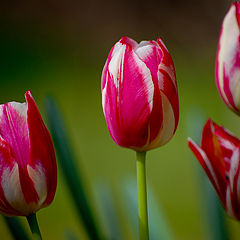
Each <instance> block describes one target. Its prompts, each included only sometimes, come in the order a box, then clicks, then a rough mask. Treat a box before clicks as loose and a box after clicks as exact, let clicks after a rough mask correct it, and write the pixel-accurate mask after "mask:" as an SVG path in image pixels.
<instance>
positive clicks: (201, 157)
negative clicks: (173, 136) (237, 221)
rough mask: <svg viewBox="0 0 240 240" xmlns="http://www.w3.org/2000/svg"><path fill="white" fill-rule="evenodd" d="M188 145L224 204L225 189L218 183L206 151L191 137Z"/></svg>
mask: <svg viewBox="0 0 240 240" xmlns="http://www.w3.org/2000/svg"><path fill="white" fill-rule="evenodd" d="M188 146H189V148H190V149H191V150H192V152H193V153H194V155H195V156H196V158H197V159H198V161H199V163H200V164H201V166H202V167H203V169H204V171H205V172H206V174H207V176H208V178H209V180H210V181H211V183H212V184H213V186H214V188H215V190H216V192H217V194H218V195H219V197H220V199H221V201H222V203H223V205H224V206H225V201H226V199H225V191H226V189H222V186H221V185H220V183H219V178H218V177H217V173H216V171H215V168H214V167H215V166H214V165H212V162H211V160H210V159H209V158H208V157H207V155H206V153H205V152H204V150H203V149H202V148H200V147H199V146H198V145H197V144H196V143H195V142H194V141H193V140H192V139H191V138H188Z"/></svg>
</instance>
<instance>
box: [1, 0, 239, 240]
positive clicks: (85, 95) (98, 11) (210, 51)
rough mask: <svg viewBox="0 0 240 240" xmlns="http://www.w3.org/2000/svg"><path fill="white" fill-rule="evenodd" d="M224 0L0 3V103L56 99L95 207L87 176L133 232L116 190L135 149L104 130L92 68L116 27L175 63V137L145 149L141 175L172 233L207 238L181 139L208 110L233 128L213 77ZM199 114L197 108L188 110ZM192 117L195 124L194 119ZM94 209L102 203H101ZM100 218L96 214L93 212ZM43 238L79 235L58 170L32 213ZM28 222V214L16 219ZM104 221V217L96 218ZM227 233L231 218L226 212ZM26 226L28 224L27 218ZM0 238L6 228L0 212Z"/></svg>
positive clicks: (235, 230) (131, 167) (234, 228)
mask: <svg viewBox="0 0 240 240" xmlns="http://www.w3.org/2000/svg"><path fill="white" fill-rule="evenodd" d="M230 3H231V1H223V0H218V1H217V0H212V1H208V0H203V1H188V0H182V1H177V0H171V1H170V0H161V1H160V0H158V1H157V0H153V1H148V2H146V1H142V0H140V1H137V0H134V1H127V0H122V1H110V0H105V1H96V0H90V1H87V0H85V1H76V0H75V1H74V0H70V1H63V0H59V1H53V0H49V1H41V2H40V1H39V2H38V1H9V2H7V1H3V2H1V7H0V26H1V31H0V50H1V51H0V84H1V94H0V102H1V103H5V102H7V101H12V100H15V101H20V102H23V101H24V93H25V91H26V90H28V89H31V91H32V94H33V96H34V97H35V100H36V102H37V103H38V105H39V107H40V111H41V112H42V114H43V116H44V98H45V96H46V95H52V96H54V97H55V98H56V100H57V101H58V103H59V106H60V108H61V111H62V113H63V114H64V118H65V121H66V123H67V129H68V134H69V137H70V139H71V144H72V146H73V149H74V150H75V152H76V155H77V157H78V158H79V162H78V163H77V164H78V168H79V170H80V171H81V172H82V173H83V174H84V176H85V178H86V179H85V180H86V182H85V184H86V186H87V187H88V194H89V196H90V199H91V203H92V205H93V206H96V214H97V213H98V212H100V210H101V209H100V210H99V211H98V210H97V206H99V202H98V198H96V197H95V189H96V188H95V185H96V183H98V182H99V181H104V182H106V183H107V184H109V187H110V189H111V191H112V194H113V198H114V201H115V204H116V206H117V215H118V218H119V221H120V225H121V228H122V229H123V233H124V234H123V237H122V239H134V231H135V230H134V229H133V228H134V226H132V225H130V224H129V222H128V220H127V218H128V215H127V211H128V210H127V206H126V203H125V202H124V201H123V199H124V196H123V191H122V189H121V186H122V184H123V183H124V179H126V178H128V177H131V176H133V177H135V176H136V169H135V153H134V152H133V151H131V150H128V149H122V148H120V147H118V146H117V145H116V144H115V143H114V142H113V141H112V139H111V137H110V135H109V133H108V130H107V127H106V124H105V120H104V116H103V113H102V106H101V90H100V79H101V71H102V68H103V66H104V63H105V60H106V58H107V55H108V52H109V51H110V49H111V47H112V46H113V44H114V43H115V42H116V41H118V40H119V39H120V38H121V37H122V36H124V35H126V36H129V37H131V38H133V39H135V40H137V41H138V42H139V41H141V40H150V39H157V38H158V37H159V36H161V37H162V39H163V41H164V42H165V44H166V45H167V47H168V49H169V51H170V53H171V55H172V57H173V60H174V63H175V68H176V74H177V81H178V87H179V99H180V122H179V127H178V130H177V132H176V135H175V136H174V138H173V139H172V140H171V141H170V142H169V144H167V145H166V146H163V147H161V148H159V149H156V150H153V151H151V152H149V153H148V154H147V159H148V160H147V177H148V183H149V185H151V189H152V191H153V192H154V193H155V195H156V198H157V202H158V203H159V205H160V206H161V208H162V209H163V211H164V215H165V217H166V219H167V222H168V223H169V227H170V229H171V231H172V234H173V236H174V238H175V239H179V240H192V239H195V240H202V239H211V236H210V232H209V231H210V228H211V226H209V225H208V224H207V219H206V214H207V210H206V208H205V205H204V203H203V202H204V197H205V196H204V193H203V191H202V185H201V182H200V181H199V176H198V172H199V171H200V168H199V165H198V163H197V160H196V159H195V158H194V157H193V156H192V153H191V152H190V150H189V149H188V147H187V143H186V139H187V137H188V136H189V135H193V134H195V133H194V131H195V130H196V134H195V136H193V138H194V137H195V139H196V138H197V134H198V133H199V129H194V126H198V125H200V126H201V124H202V118H203V119H206V118H207V117H211V118H212V119H213V120H214V121H216V122H217V123H218V124H220V125H224V126H225V127H226V128H228V129H229V130H231V131H233V132H234V133H235V134H236V135H237V136H239V137H240V127H239V123H240V119H239V117H237V116H235V115H234V114H233V113H232V112H231V111H230V110H228V109H227V108H226V107H225V105H224V103H223V102H222V100H221V99H220V97H219V95H218V92H217V89H216V86H215V80H214V79H215V78H214V67H215V55H216V49H217V42H218V34H219V31H220V26H221V21H222V19H223V16H224V14H225V13H226V11H227V9H228V8H229V5H230ZM196 116H199V117H196ZM198 123H199V124H198ZM100 208H101V206H100ZM97 215H98V218H99V219H100V222H101V215H100V214H97ZM38 219H39V224H40V227H41V230H42V234H43V238H44V239H65V238H64V236H65V235H66V234H67V233H69V232H75V234H76V236H77V237H78V239H87V236H86V234H85V232H84V230H83V227H82V225H81V223H80V224H79V220H78V219H77V215H76V211H75V209H74V206H73V204H72V201H71V199H70V197H69V194H68V189H67V187H66V184H65V181H64V179H63V178H62V173H61V169H59V175H58V187H57V193H56V197H55V199H54V202H53V204H52V205H51V206H50V207H48V208H46V209H42V210H41V211H39V212H38ZM22 221H23V222H24V224H25V225H26V227H27V222H26V221H25V219H23V218H22ZM102 224H103V225H104V223H103V222H102ZM227 225H228V228H229V232H230V237H231V239H239V236H240V227H239V223H237V222H236V221H234V220H231V219H229V218H227ZM27 229H28V227H27ZM0 239H3V240H8V239H9V240H10V239H12V238H11V235H10V234H9V231H8V229H7V227H6V225H5V222H4V221H3V218H2V217H0Z"/></svg>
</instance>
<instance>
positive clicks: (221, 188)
mask: <svg viewBox="0 0 240 240" xmlns="http://www.w3.org/2000/svg"><path fill="white" fill-rule="evenodd" d="M188 146H189V147H190V149H191V150H192V152H193V153H194V155H195V156H196V157H197V159H198V161H199V163H200V164H201V166H202V167H203V169H204V171H205V172H206V174H207V176H208V178H209V180H210V181H211V183H212V185H213V186H214V188H215V190H216V192H217V194H218V196H219V199H220V201H221V203H222V205H223V206H224V208H225V209H226V212H227V213H228V215H229V216H231V217H233V218H236V219H237V220H240V211H239V210H240V188H239V181H240V140H239V139H238V138H236V137H235V136H233V135H232V134H231V133H230V132H229V131H227V130H226V129H224V128H223V127H220V126H218V125H217V124H216V123H214V122H212V121H211V120H208V121H207V123H206V124H205V126H204V128H203V132H202V141H201V147H199V146H198V145H197V144H196V143H194V142H193V141H192V140H191V139H190V138H189V139H188Z"/></svg>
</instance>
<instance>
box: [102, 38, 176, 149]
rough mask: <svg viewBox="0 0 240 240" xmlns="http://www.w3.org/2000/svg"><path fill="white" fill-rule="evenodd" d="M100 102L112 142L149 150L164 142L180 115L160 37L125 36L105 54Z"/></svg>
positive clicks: (172, 73)
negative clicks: (150, 38)
mask: <svg viewBox="0 0 240 240" xmlns="http://www.w3.org/2000/svg"><path fill="white" fill-rule="evenodd" d="M102 105H103V111H104V115H105V118H106V122H107V126H108V129H109V132H110V134H111V136H112V138H113V140H114V141H115V142H116V143H117V144H118V145H120V146H122V147H126V148H131V149H134V150H136V151H148V150H150V149H153V148H156V147H159V146H162V145H164V144H165V143H167V142H168V141H169V140H170V139H171V138H172V136H173V135H174V133H175V131H176V128H177V125H178V119H179V103H178V92H177V82H176V75H175V69H174V65H173V61H172V58H171V56H170V54H169V52H168V50H167V48H166V47H165V45H164V44H163V42H162V40H161V39H160V38H159V39H158V40H157V41H142V42H141V43H139V44H137V42H135V41H134V40H132V39H130V38H127V37H123V38H122V39H120V41H119V42H117V43H116V44H115V45H114V47H113V48H112V50H111V51H110V53H109V56H108V59H107V61H106V64H105V66H104V69H103V73H102Z"/></svg>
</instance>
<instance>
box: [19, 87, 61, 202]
mask: <svg viewBox="0 0 240 240" xmlns="http://www.w3.org/2000/svg"><path fill="white" fill-rule="evenodd" d="M25 97H26V101H27V105H28V111H27V122H28V128H29V139H30V162H29V166H30V167H28V171H29V169H31V173H30V176H29V178H30V177H31V180H32V182H33V185H34V186H35V187H36V190H37V186H36V182H35V179H36V178H38V176H36V177H34V176H33V174H40V175H45V179H42V181H46V186H47V198H46V200H45V202H44V204H46V205H48V204H50V203H51V202H52V200H53V198H54V195H55V192H56V185H57V166H56V158H55V153H54V148H53V144H52V140H51V137H50V134H49V132H48V130H47V128H46V126H45V124H44V123H43V120H42V118H41V115H40V113H39V110H38V107H37V105H36V103H35V101H34V99H33V97H32V95H31V92H30V91H28V92H26V94H25ZM40 166H41V167H40ZM40 169H41V170H40ZM28 173H29V172H28ZM39 184H43V183H39ZM25 191H27V188H26V187H25V188H24V186H23V192H25ZM38 192H39V191H38ZM40 199H42V196H40Z"/></svg>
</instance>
